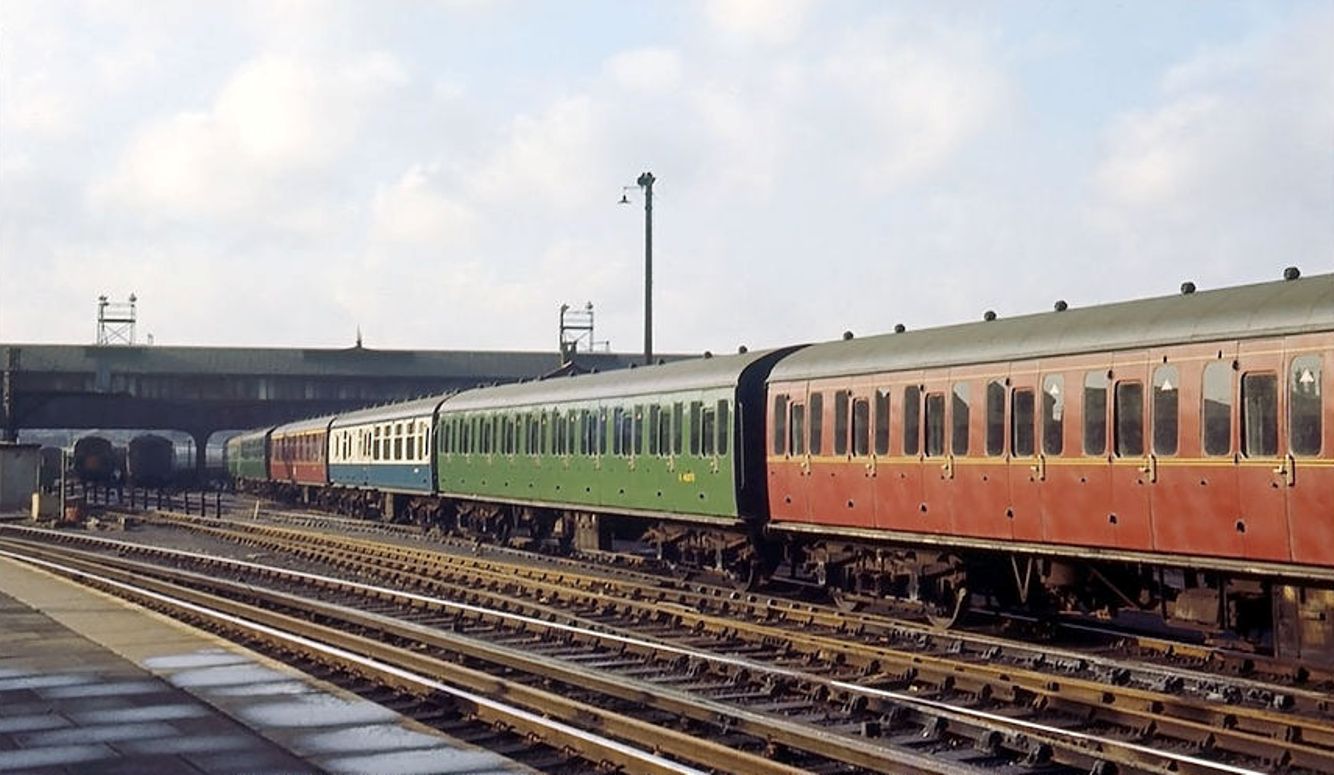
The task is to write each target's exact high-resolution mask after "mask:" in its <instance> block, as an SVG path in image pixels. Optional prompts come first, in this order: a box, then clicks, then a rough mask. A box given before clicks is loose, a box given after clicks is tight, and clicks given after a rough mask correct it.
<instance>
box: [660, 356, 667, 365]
mask: <svg viewBox="0 0 1334 775" xmlns="http://www.w3.org/2000/svg"><path fill="white" fill-rule="evenodd" d="M666 362H667V359H666V358H659V359H658V365H659V366H661V365H663V364H664V363H666Z"/></svg>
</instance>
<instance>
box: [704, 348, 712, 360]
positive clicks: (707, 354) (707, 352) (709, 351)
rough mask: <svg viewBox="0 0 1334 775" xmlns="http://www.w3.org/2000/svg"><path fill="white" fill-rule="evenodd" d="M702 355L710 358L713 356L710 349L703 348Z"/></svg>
mask: <svg viewBox="0 0 1334 775" xmlns="http://www.w3.org/2000/svg"><path fill="white" fill-rule="evenodd" d="M704 357H705V358H712V357H713V351H711V350H705V351H704Z"/></svg>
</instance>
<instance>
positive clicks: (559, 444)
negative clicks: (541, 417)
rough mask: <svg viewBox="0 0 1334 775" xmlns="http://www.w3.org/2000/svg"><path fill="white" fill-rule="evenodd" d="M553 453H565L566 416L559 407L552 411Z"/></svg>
mask: <svg viewBox="0 0 1334 775" xmlns="http://www.w3.org/2000/svg"><path fill="white" fill-rule="evenodd" d="M551 454H553V455H564V454H565V417H564V416H562V415H561V413H560V410H559V409H555V410H553V411H552V412H551Z"/></svg>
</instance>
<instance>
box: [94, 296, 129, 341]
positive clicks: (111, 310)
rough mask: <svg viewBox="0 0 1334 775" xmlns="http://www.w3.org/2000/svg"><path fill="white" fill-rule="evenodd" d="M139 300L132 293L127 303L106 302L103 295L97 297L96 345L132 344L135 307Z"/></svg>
mask: <svg viewBox="0 0 1334 775" xmlns="http://www.w3.org/2000/svg"><path fill="white" fill-rule="evenodd" d="M138 301H139V298H138V297H137V296H135V295H134V294H133V293H131V294H130V299H129V301H127V302H113V301H108V300H107V297H106V296H105V295H102V296H98V297H97V343H98V345H116V344H121V345H132V344H134V320H135V314H136V310H135V306H136V304H137V303H138Z"/></svg>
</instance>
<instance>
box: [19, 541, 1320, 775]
mask: <svg viewBox="0 0 1334 775" xmlns="http://www.w3.org/2000/svg"><path fill="white" fill-rule="evenodd" d="M211 523H212V524H211ZM184 524H187V525H189V526H191V528H192V529H194V530H198V531H201V532H205V533H209V534H212V535H215V536H216V537H220V538H224V537H225V538H228V539H229V540H234V541H240V542H242V543H245V544H247V545H249V546H252V547H263V548H265V549H266V550H269V551H279V552H288V551H290V552H295V553H296V554H297V555H299V556H302V557H304V558H305V561H306V562H309V563H312V564H322V565H323V566H325V567H327V568H329V569H331V570H333V571H335V572H337V573H339V574H340V575H346V574H348V573H349V572H350V573H353V574H356V576H357V577H358V578H362V579H378V580H380V581H379V582H378V583H382V584H392V585H393V586H394V587H396V588H397V591H393V590H390V589H388V588H386V587H384V586H376V585H374V584H369V583H358V582H343V581H337V580H336V579H332V578H330V577H327V576H326V577H321V578H318V579H316V578H315V577H313V576H312V577H310V578H308V579H307V580H306V582H303V583H317V585H320V586H322V587H323V588H329V586H330V585H334V586H337V587H338V588H339V589H341V590H342V592H341V593H340V594H355V595H357V596H359V597H360V602H349V601H346V600H343V601H339V602H338V605H339V606H340V608H343V609H347V610H357V609H365V608H367V607H368V606H369V607H372V609H373V610H377V611H378V609H376V608H375V606H388V607H389V609H391V610H392V611H394V612H395V613H394V615H393V616H392V617H390V618H392V619H393V620H394V621H406V622H409V623H412V621H413V620H412V616H411V614H413V612H414V610H415V612H416V613H417V614H421V613H422V612H423V611H429V612H431V616H433V617H436V618H439V617H444V619H442V620H441V621H437V622H430V621H429V617H428V622H427V626H436V625H447V626H449V627H450V628H455V629H457V628H460V627H462V630H463V632H464V633H465V635H466V636H467V637H469V638H472V639H477V638H478V637H480V636H479V633H482V634H497V633H498V634H500V636H501V640H502V643H501V644H500V645H502V646H505V645H507V644H506V643H505V642H504V641H505V639H506V638H508V639H510V641H509V643H508V646H509V647H513V645H514V644H515V643H517V644H519V645H520V646H521V647H522V651H524V652H531V651H534V650H536V651H539V652H541V651H544V650H547V651H549V653H547V654H546V656H548V657H552V658H556V659H557V660H558V661H560V662H565V663H570V662H573V663H575V664H578V665H582V666H583V667H584V668H589V667H593V668H595V673H596V674H598V675H601V674H607V673H612V674H615V675H616V676H617V677H616V681H617V682H618V683H620V684H626V683H627V682H635V681H643V680H644V678H643V677H644V676H656V677H659V678H664V677H665V678H679V676H685V678H686V680H688V681H694V682H696V683H699V684H700V686H701V687H709V688H710V690H711V691H714V692H718V691H721V692H723V696H724V697H728V698H730V700H731V701H732V702H734V703H735V702H740V701H742V700H743V699H745V698H750V699H754V700H761V701H764V702H765V703H767V710H766V711H765V712H767V713H768V714H770V715H773V714H777V715H780V716H786V717H792V716H796V717H798V718H802V719H807V721H806V722H805V723H804V724H798V725H797V730H795V731H794V730H787V731H786V732H785V733H784V734H786V735H789V737H781V736H779V737H775V736H773V732H766V733H764V735H763V737H764V739H765V740H768V741H774V740H779V741H781V742H782V745H783V746H784V747H785V750H794V751H801V752H803V753H804V754H805V755H812V754H814V753H817V752H816V751H811V750H810V747H811V744H810V743H809V742H808V743H804V744H797V743H795V742H794V740H800V738H799V737H798V738H792V737H790V736H791V735H793V734H796V732H797V731H800V730H802V729H806V730H808V731H809V730H810V729H812V728H818V729H820V730H823V731H822V735H827V734H829V732H828V730H830V729H832V730H834V734H836V735H837V736H838V737H839V744H838V749H839V750H843V751H849V752H855V751H858V750H861V749H860V748H859V746H866V745H872V750H873V751H875V754H876V757H880V758H875V757H872V758H871V759H869V760H866V761H851V762H848V761H844V762H842V764H843V765H845V766H849V767H863V768H868V769H876V767H875V764H874V763H875V761H890V760H892V759H884V758H883V757H884V756H885V752H884V751H881V750H879V749H881V748H885V749H886V750H888V751H891V752H892V751H894V750H895V749H894V747H893V746H894V745H896V744H897V745H899V746H900V747H902V746H904V745H906V743H907V741H908V740H911V741H912V743H913V749H912V750H916V751H920V750H922V748H923V747H924V746H925V747H927V748H931V753H932V755H933V756H934V757H936V760H940V761H949V762H951V766H957V767H963V768H965V769H964V770H962V771H967V768H972V769H977V768H978V767H979V766H980V765H981V763H983V762H985V765H986V766H989V767H995V766H1001V767H1020V768H1028V769H1032V768H1035V767H1036V768H1039V769H1041V768H1043V767H1045V768H1049V769H1054V770H1056V771H1060V770H1066V769H1071V770H1080V771H1093V770H1096V769H1097V768H1104V769H1102V770H1100V771H1111V770H1109V769H1107V768H1110V767H1115V769H1116V771H1122V772H1125V771H1144V772H1168V771H1176V772H1246V771H1272V770H1275V769H1289V770H1292V771H1313V772H1318V771H1329V770H1330V769H1331V768H1332V767H1334V755H1332V754H1331V750H1330V742H1331V739H1332V738H1331V728H1330V723H1329V720H1328V719H1327V718H1323V717H1320V716H1319V715H1318V714H1311V713H1307V712H1306V711H1307V710H1310V708H1306V707H1305V705H1307V704H1309V703H1306V702H1303V703H1297V702H1290V703H1286V704H1287V705H1288V706H1289V707H1290V708H1291V709H1290V710H1287V711H1275V710H1273V709H1272V707H1262V703H1259V702H1258V701H1257V702H1251V703H1239V704H1237V705H1234V706H1227V705H1224V704H1221V703H1219V702H1217V701H1216V699H1214V698H1201V697H1198V696H1191V693H1190V691H1183V690H1186V689H1187V686H1186V682H1185V681H1177V682H1175V685H1173V686H1171V687H1170V688H1171V689H1173V690H1174V691H1173V692H1169V691H1151V690H1147V689H1143V688H1139V687H1136V686H1127V685H1125V684H1126V683H1127V681H1126V674H1125V673H1124V672H1123V673H1118V674H1116V675H1113V676H1111V678H1110V679H1108V677H1107V676H1105V675H1104V676H1101V677H1090V676H1088V675H1086V676H1083V677H1074V676H1072V675H1070V672H1071V671H1072V669H1073V668H1082V669H1083V670H1084V671H1085V673H1089V672H1090V671H1092V672H1095V673H1096V671H1097V670H1098V669H1101V668H1100V667H1098V666H1090V665H1089V664H1088V661H1087V660H1085V662H1084V663H1083V664H1082V665H1074V666H1072V665H1069V664H1063V658H1061V657H1060V656H1059V655H1057V656H1056V657H1051V656H1049V657H1048V658H1047V659H1046V660H1043V661H1042V662H1040V663H1032V664H1029V665H1027V666H1021V665H1016V664H1011V663H1007V662H1006V660H1007V659H1009V658H1010V657H1009V656H1007V655H1003V654H1002V653H1001V652H1000V651H998V650H997V648H996V646H995V644H992V645H991V646H988V647H987V648H988V650H985V651H981V652H977V651H974V650H972V649H969V650H965V649H963V648H955V647H950V648H947V649H945V650H943V651H942V650H941V649H940V648H938V646H939V643H931V642H922V641H921V639H918V642H917V643H916V645H917V646H918V648H917V649H916V650H913V651H910V650H906V649H904V648H903V647H902V645H903V644H901V643H900V644H893V645H887V644H886V643H884V642H876V641H877V640H879V641H883V638H878V637H868V633H867V632H866V631H865V630H864V629H860V628H857V627H851V628H850V627H848V626H847V624H846V622H845V623H842V624H840V625H838V626H837V627H835V628H833V629H832V630H831V629H829V627H827V626H826V624H825V623H822V622H821V621H817V620H815V619H812V618H806V619H801V618H799V617H794V616H793V615H792V614H791V612H787V613H785V614H783V615H782V616H778V615H776V614H778V613H782V612H776V611H774V610H772V609H770V610H768V611H767V613H765V614H764V615H763V616H753V615H752V614H754V613H755V612H754V610H753V609H748V608H747V605H743V604H742V603H744V602H746V601H745V599H744V597H740V596H738V597H737V598H734V599H726V597H725V596H713V597H709V598H708V599H704V598H695V599H693V600H691V601H690V602H692V603H694V604H696V608H695V609H693V610H689V609H687V607H686V604H685V603H683V602H681V599H679V598H678V599H669V597H664V596H661V595H658V594H657V593H656V592H655V590H654V589H653V588H645V587H643V586H641V587H640V588H638V591H637V592H636V591H633V590H628V589H625V588H623V587H621V586H618V584H620V583H622V582H617V585H609V584H610V582H609V580H608V579H606V578H605V577H604V578H601V579H600V580H598V579H597V578H596V577H582V578H575V577H574V574H570V573H568V572H553V571H545V572H543V571H541V570H540V569H533V568H525V567H522V566H515V565H514V564H513V563H508V564H505V563H496V562H495V561H490V560H485V559H484V558H475V557H451V556H449V555H443V554H441V553H439V552H427V551H426V550H420V549H407V548H404V547H398V546H389V545H385V544H382V543H377V542H366V541H364V540H362V539H347V538H336V537H332V536H327V535H320V534H311V533H303V532H299V531H292V530H291V529H290V528H274V527H270V526H260V525H254V524H247V525H241V526H223V525H221V524H217V523H214V521H212V520H198V519H191V520H189V521H188V522H185V523H184ZM59 535H60V537H61V540H64V541H67V542H77V543H82V544H84V545H86V546H90V547H97V548H99V549H100V550H101V551H103V552H109V551H115V552H122V553H126V554H127V555H128V554H144V555H149V556H153V557H154V558H155V559H156V560H158V561H159V562H171V563H173V564H180V563H184V562H186V559H185V558H186V555H185V554H183V553H180V552H168V551H164V550H156V549H152V548H149V547H143V546H136V545H126V544H123V543H121V542H108V541H106V540H105V539H94V538H90V537H79V536H70V535H68V534H59ZM30 537H35V536H30ZM41 538H42V539H43V540H47V541H50V540H52V536H51V535H50V534H46V535H43V536H41ZM189 562H191V563H203V564H204V565H205V566H206V567H207V568H208V574H209V575H207V576H205V577H203V578H215V582H214V583H222V582H221V579H224V578H226V577H228V576H231V577H233V578H234V579H235V580H234V581H232V582H229V583H234V584H235V583H239V582H240V580H244V581H245V582H247V583H248V584H249V585H250V586H252V587H253V585H254V584H255V582H256V579H257V578H259V577H261V576H262V577H263V578H265V579H273V580H274V584H275V585H277V586H282V585H283V584H291V583H293V582H292V578H294V577H293V576H291V575H290V574H291V573H292V572H291V571H278V570H276V569H273V568H267V567H264V566H258V565H255V564H253V563H249V564H248V563H237V562H236V561H231V560H221V559H217V558H201V557H197V556H195V557H190V558H189ZM139 572H145V571H143V570H142V569H141V570H140V571H139ZM543 573H545V574H546V575H543ZM283 574H288V575H283ZM307 575H309V574H307ZM611 581H615V580H611ZM599 584H601V585H602V586H601V587H598V585H599ZM243 586H244V585H243ZM212 591H213V592H214V593H217V592H218V590H216V589H214V590H212ZM677 592H678V593H679V590H678V591H677ZM287 594H296V593H295V592H293V591H290V590H289V591H288V592H287ZM710 601H712V602H710ZM748 604H753V603H748ZM307 613H309V612H307ZM385 613H386V612H385V611H379V613H378V614H375V615H380V616H383V615H385ZM362 626H366V625H365V623H364V622H363V623H362ZM539 630H540V631H541V632H542V633H543V634H542V635H540V636H539V634H538V632H539ZM381 634H382V635H385V634H386V633H385V632H384V631H382V632H381ZM394 637H399V638H406V637H408V636H407V635H405V634H404V633H403V632H397V633H395V634H394ZM515 638H518V640H517V641H515V640H513V639H515ZM534 638H536V639H537V640H533V641H532V642H527V641H526V640H525V639H534ZM543 644H555V645H554V646H552V645H543ZM433 647H435V648H443V646H441V645H440V644H439V643H435V644H434V645H433ZM454 647H455V648H457V644H455V646H454ZM552 649H554V650H552ZM511 657H512V655H511ZM472 658H479V659H480V657H476V656H474V657H472ZM507 667H508V668H509V669H512V665H508V666H507ZM1103 667H1105V666H1103ZM1122 669H1123V670H1124V668H1122ZM617 670H622V671H624V672H623V673H622V674H616V671H617ZM1181 672H1182V671H1179V670H1167V669H1162V668H1159V669H1157V673H1158V674H1159V675H1158V678H1157V679H1155V680H1162V678H1163V674H1164V673H1168V674H1175V675H1180V674H1181ZM594 677H596V676H589V675H582V676H577V675H570V676H567V678H566V680H567V681H572V682H573V683H572V684H570V685H575V686H583V685H586V684H587V682H588V681H590V680H591V679H592V678H594ZM747 681H749V682H753V683H750V684H747V683H745V682H747ZM650 683H652V682H651V681H650ZM639 688H640V689H641V690H642V689H643V688H644V687H639ZM1252 688H1254V687H1252ZM1271 692H1272V687H1271ZM637 696H639V697H641V699H642V697H644V696H646V695H642V694H641V695H637ZM1257 696H1259V695H1257ZM713 699H714V700H716V697H715V698H713ZM655 702H657V703H658V705H657V706H656V707H658V709H659V711H661V712H665V711H664V710H663V708H662V706H661V703H663V702H666V700H665V699H663V698H661V697H659V698H658V699H657V700H655ZM1271 704H1272V703H1271ZM1299 705H1301V706H1302V708H1301V709H1300V710H1297V708H1298V706H1299ZM729 707H730V706H729ZM718 710H719V709H718V708H713V709H712V710H711V711H710V712H718ZM739 710H746V709H745V708H744V707H741V708H740V709H739ZM732 713H733V715H734V716H735V714H736V713H738V709H733V711H732ZM761 715H763V714H761ZM811 718H819V719H821V721H822V722H823V723H821V724H813V723H812V722H811V721H810V719H811ZM696 721H698V719H696ZM746 721H747V722H748V723H752V722H754V723H757V722H755V720H754V719H750V718H749V717H747V718H746ZM725 726H726V728H727V729H728V730H729V732H732V731H736V730H742V729H745V728H746V727H745V725H744V724H741V723H739V722H737V721H732V722H730V723H728V724H727V725H725ZM738 733H739V732H738ZM843 738H846V739H843ZM924 741H925V742H924ZM803 745H805V746H806V747H804V748H803V747H802V746H803ZM933 746H934V748H932V747H933ZM829 763H830V764H833V763H835V761H834V760H831V761H830V762H829ZM896 765H897V766H896V767H893V768H891V771H903V770H904V769H905V767H906V766H907V765H906V764H905V763H904V762H903V761H897V762H896ZM724 769H728V768H726V767H724ZM924 771H933V770H924Z"/></svg>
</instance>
